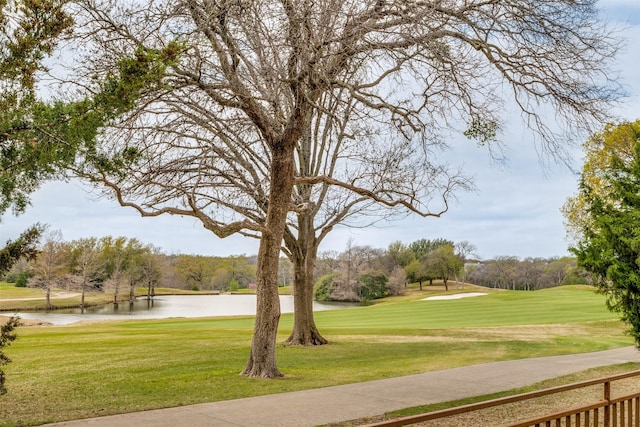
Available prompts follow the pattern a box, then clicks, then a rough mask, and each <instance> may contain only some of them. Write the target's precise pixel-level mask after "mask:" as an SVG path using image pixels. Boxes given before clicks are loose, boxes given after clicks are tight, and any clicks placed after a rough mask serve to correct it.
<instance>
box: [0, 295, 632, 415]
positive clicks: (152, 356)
mask: <svg viewBox="0 0 640 427" xmlns="http://www.w3.org/2000/svg"><path fill="white" fill-rule="evenodd" d="M430 292H431V291H427V292H425V293H423V294H420V295H415V294H414V295H411V296H407V297H398V298H390V299H387V300H385V301H383V302H381V303H379V304H376V305H372V306H368V307H359V308H352V309H347V310H338V311H324V312H318V313H316V322H317V324H318V327H319V328H320V331H321V332H322V333H323V334H324V335H325V336H326V337H327V338H329V339H330V340H331V342H332V344H331V345H328V346H322V347H317V348H301V347H284V346H279V348H278V365H279V367H280V369H281V370H282V371H283V372H284V373H285V375H286V377H285V378H283V379H279V380H271V381H268V380H255V379H248V378H244V377H241V376H239V375H238V373H239V372H240V371H241V370H242V367H243V366H244V364H245V362H246V359H247V357H248V352H249V345H250V341H251V332H252V328H253V318H251V317H237V318H224V319H166V320H152V321H127V322H107V323H90V324H79V325H71V326H65V327H21V328H19V330H18V333H19V340H18V341H16V342H15V343H14V344H13V345H12V346H11V347H9V348H8V349H7V352H6V353H7V355H8V356H9V357H11V358H12V359H13V360H14V362H13V363H11V364H9V365H7V366H6V367H5V372H6V374H7V376H8V381H7V386H8V388H9V394H7V395H5V396H3V397H0V403H1V404H0V425H34V424H39V423H44V422H52V421H60V420H65V419H75V418H84V417H92V416H100V415H107V414H114V413H121V412H129V411H137V410H143V409H151V408H160V407H169V406H177V405H186V404H192V403H199V402H207V401H217V400H226V399H234V398H239V397H246V396H256V395H261V394H270V393H280V392H286V391H293V390H301V389H308V388H315V387H324V386H329V385H337V384H344V383H349V382H356V381H366V380H372V379H377V378H385V377H393V376H399V375H406V374H412V373H418V372H425V371H429V370H435V369H443V368H448V367H453V366H461V365H468V364H474V363H481V362H486V361H495V360H507V359H514V358H523V357H535V356H546V355H555V354H567V353H578V352H586V351H597V350H604V349H609V348H614V347H619V346H626V345H632V340H631V339H630V338H629V337H627V336H626V335H624V333H623V329H624V328H623V326H622V325H621V324H620V322H619V321H618V320H616V318H615V316H614V315H612V314H611V313H609V312H608V311H607V310H606V308H605V306H604V299H603V297H602V296H600V295H596V294H594V293H593V292H592V291H591V290H588V289H581V288H563V289H554V290H548V291H538V292H495V293H491V294H490V295H488V296H483V297H477V298H466V299H459V300H450V301H422V300H421V298H422V297H424V296H427V295H428V294H429V293H430ZM292 320H293V318H292V316H291V315H284V316H283V317H282V320H281V327H280V333H279V340H280V341H283V340H284V339H285V338H286V337H287V335H288V333H289V332H290V330H291V326H292Z"/></svg>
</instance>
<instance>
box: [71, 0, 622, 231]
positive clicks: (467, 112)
mask: <svg viewBox="0 0 640 427" xmlns="http://www.w3.org/2000/svg"><path fill="white" fill-rule="evenodd" d="M138 3H139V2H121V1H114V0H107V1H100V0H98V1H95V0H89V1H85V2H81V3H80V6H79V8H80V9H79V10H78V15H77V18H76V19H77V21H78V23H79V24H80V31H81V33H82V41H83V43H84V47H83V48H82V49H80V50H79V53H80V54H82V61H81V64H82V67H79V68H78V69H77V70H76V74H77V76H78V78H79V81H83V82H85V83H86V84H87V86H88V87H91V79H90V77H92V76H99V75H102V76H104V75H108V74H109V73H112V72H113V70H114V64H115V63H116V61H117V60H118V59H119V58H121V57H122V56H123V55H127V54H128V55H133V54H134V53H135V52H136V50H137V49H140V48H144V49H161V48H162V47H165V46H167V44H168V43H169V42H171V41H178V42H179V43H180V45H181V46H182V47H183V51H182V53H181V55H180V62H179V64H178V65H176V66H174V67H172V68H171V69H169V70H168V75H167V77H166V79H165V81H164V84H162V85H160V86H158V87H155V88H149V89H148V90H147V91H146V92H145V94H144V97H143V99H141V100H140V102H139V103H138V104H137V108H136V109H135V110H134V111H133V112H131V113H130V114H128V115H127V116H126V117H123V119H122V121H119V122H118V123H114V124H113V125H114V126H113V127H111V128H109V129H108V130H106V131H105V133H104V135H103V137H104V138H103V140H104V144H103V145H102V146H101V147H100V149H101V150H102V151H103V154H105V155H108V156H116V155H119V154H121V153H123V152H124V151H125V150H126V149H127V148H132V147H133V148H135V150H136V152H137V153H140V155H139V156H136V157H135V160H132V161H131V163H130V164H129V166H130V168H129V169H128V170H126V173H125V174H116V175H108V174H104V173H101V172H100V171H97V170H95V169H94V168H93V167H92V166H94V165H92V164H91V163H85V166H86V168H85V169H84V170H83V171H82V173H83V174H85V175H88V176H91V177H93V178H94V179H96V180H97V181H101V182H103V183H104V184H107V185H108V186H110V187H111V188H112V189H113V190H114V191H115V192H116V194H117V196H118V198H119V200H120V202H121V203H122V204H123V205H130V206H133V207H135V208H136V209H138V210H139V211H140V212H141V213H142V214H143V215H158V214H161V213H173V214H183V215H191V216H195V217H197V218H199V219H200V220H201V221H202V222H203V224H204V225H205V227H207V228H208V229H210V230H212V231H213V232H215V233H216V234H217V235H218V236H221V237H224V236H226V235H228V234H231V233H234V232H244V233H248V234H259V233H260V232H261V231H262V223H263V218H264V212H265V210H266V206H267V203H268V194H269V176H270V173H271V171H270V157H271V148H273V147H274V146H276V145H277V144H278V142H280V141H282V140H288V139H291V138H293V140H295V141H296V144H297V158H296V173H297V176H296V187H295V192H294V194H293V195H292V200H291V210H292V211H296V210H301V209H316V210H322V209H324V211H322V213H321V214H320V216H319V218H320V219H319V222H320V223H322V221H324V222H325V223H328V222H330V221H332V219H331V218H334V217H335V215H336V213H340V212H345V214H344V215H343V216H341V217H340V219H341V220H346V219H348V215H347V213H346V211H345V210H344V208H345V207H346V206H349V205H350V204H353V203H354V201H356V200H357V201H358V203H360V204H361V205H360V206H361V209H364V208H367V207H369V206H370V205H368V204H367V202H369V203H375V204H376V205H377V206H380V205H382V206H387V207H400V208H402V210H403V211H405V212H406V211H413V212H417V213H420V214H422V215H429V214H438V213H440V212H442V211H444V210H446V208H447V201H448V199H449V197H450V192H451V191H453V190H455V189H459V188H464V187H467V186H468V185H469V183H468V181H466V180H465V179H464V177H461V176H460V174H459V173H458V172H457V171H455V170H453V169H451V168H449V167H448V166H447V165H444V164H440V163H439V161H438V158H437V155H438V149H439V148H441V147H442V146H443V145H444V142H443V137H444V136H446V135H447V134H448V130H450V129H459V130H461V131H465V130H466V132H467V135H469V136H471V137H475V138H477V139H478V140H480V141H481V142H487V143H490V142H491V141H493V140H494V139H495V138H496V136H497V135H499V130H500V126H501V124H502V123H501V119H500V117H501V113H502V111H503V108H504V105H505V102H506V100H509V102H511V101H512V100H515V102H516V103H517V105H518V106H519V107H520V109H521V111H522V115H523V118H524V120H525V121H526V122H527V124H528V125H530V126H531V127H532V129H533V130H534V131H536V132H538V133H539V135H540V136H541V137H542V140H543V141H544V142H546V143H547V144H548V146H549V147H550V149H551V150H557V149H559V148H561V145H560V143H561V139H560V136H561V135H557V134H555V133H554V132H555V131H554V129H555V128H554V127H552V125H555V123H553V124H549V122H546V121H543V119H545V117H544V116H543V114H539V113H538V112H539V111H541V108H542V106H543V105H547V106H548V105H551V106H552V107H554V108H555V112H556V113H558V117H559V119H558V121H559V122H561V124H562V125H564V126H565V128H566V129H569V130H573V129H575V128H576V127H582V126H588V125H590V124H591V123H593V122H594V120H595V121H600V120H603V119H604V118H605V117H606V112H607V110H608V109H607V108H606V105H607V103H608V102H609V101H611V100H612V99H614V98H615V96H616V95H617V92H616V90H617V87H616V86H615V85H613V84H611V82H610V81H609V78H608V74H607V69H606V64H605V61H606V60H607V59H609V58H611V57H612V55H614V53H615V51H616V48H617V44H616V41H615V40H614V39H613V38H612V37H611V36H610V34H609V33H607V30H606V29H605V28H603V27H602V25H601V24H600V23H598V22H597V20H596V18H597V16H596V15H595V10H594V6H593V3H594V2H593V1H577V2H576V1H573V0H571V1H570V0H564V1H558V0H556V1H539V0H535V1H533V0H531V1H523V0H495V1H486V0H485V1H459V0H458V1H453V0H452V1H426V2H422V1H410V2H407V1H360V0H358V1H337V0H326V1H324V0H321V1H318V0H316V1H296V2H293V1H270V2H257V1H248V0H247V1H243V0H235V1H197V0H187V1H179V2H173V1H172V2H168V1H154V2H151V3H148V2H144V4H142V3H140V4H138ZM83 77H84V78H83ZM330 188H333V190H331V189H330ZM338 189H342V190H344V189H346V190H347V192H344V191H338ZM330 191H332V193H331V194H330V195H328V194H327V193H328V192H330ZM328 196H329V197H328ZM434 196H435V197H436V198H437V200H435V201H434V200H433V197H434ZM317 200H330V201H331V203H328V202H325V203H323V204H320V203H315V204H314V201H317ZM428 204H429V206H427V205H428Z"/></svg>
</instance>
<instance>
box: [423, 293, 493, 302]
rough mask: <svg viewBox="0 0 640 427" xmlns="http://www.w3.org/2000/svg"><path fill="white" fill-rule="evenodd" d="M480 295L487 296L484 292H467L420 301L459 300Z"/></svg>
mask: <svg viewBox="0 0 640 427" xmlns="http://www.w3.org/2000/svg"><path fill="white" fill-rule="evenodd" d="M482 295H487V294H486V293H485V292H467V293H465V294H455V295H438V296H435V297H429V298H424V299H423V300H422V301H435V300H446V299H460V298H469V297H480V296H482Z"/></svg>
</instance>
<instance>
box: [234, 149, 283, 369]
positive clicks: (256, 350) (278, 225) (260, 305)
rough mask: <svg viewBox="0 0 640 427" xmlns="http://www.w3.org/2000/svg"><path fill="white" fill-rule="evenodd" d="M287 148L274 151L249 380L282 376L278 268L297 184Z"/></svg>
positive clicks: (260, 251) (261, 244)
mask: <svg viewBox="0 0 640 427" xmlns="http://www.w3.org/2000/svg"><path fill="white" fill-rule="evenodd" d="M288 145H289V146H288V147H287V146H286V144H282V146H280V147H275V148H276V149H275V150H274V152H273V159H272V170H271V182H270V184H271V193H270V194H269V208H268V209H267V216H266V221H265V225H264V231H263V232H262V238H261V239H260V249H259V250H258V266H257V273H256V276H257V280H256V286H257V288H256V294H257V306H256V320H255V327H254V330H253V340H252V342H251V353H250V355H249V361H248V362H247V365H246V366H245V368H244V370H243V371H242V375H246V376H249V377H259V378H275V377H281V376H282V373H280V371H279V370H278V367H277V366H276V337H277V333H278V322H279V320H280V296H279V295H278V266H279V264H280V250H281V246H282V238H283V235H284V229H285V226H286V220H287V213H288V211H289V206H290V203H291V192H292V189H293V180H294V164H293V144H288Z"/></svg>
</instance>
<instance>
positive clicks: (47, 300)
mask: <svg viewBox="0 0 640 427" xmlns="http://www.w3.org/2000/svg"><path fill="white" fill-rule="evenodd" d="M45 306H46V309H47V310H51V285H47V291H46V293H45Z"/></svg>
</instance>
